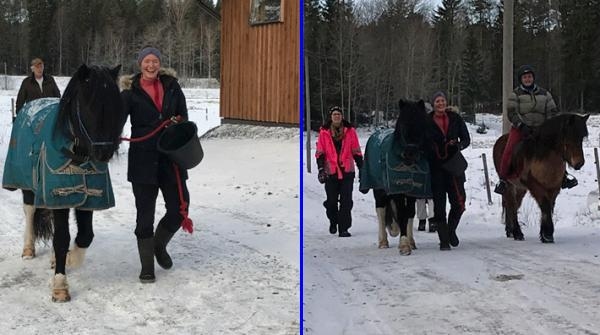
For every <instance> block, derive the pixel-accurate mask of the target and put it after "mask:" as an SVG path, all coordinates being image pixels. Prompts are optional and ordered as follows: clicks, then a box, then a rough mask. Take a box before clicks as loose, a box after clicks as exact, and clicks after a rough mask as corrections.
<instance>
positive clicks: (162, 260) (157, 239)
mask: <svg viewBox="0 0 600 335" xmlns="http://www.w3.org/2000/svg"><path fill="white" fill-rule="evenodd" d="M173 235H175V233H171V232H170V231H168V230H167V229H166V228H165V227H163V225H162V224H158V226H157V227H156V232H154V255H155V256H156V262H157V263H158V265H160V267H161V268H163V269H170V268H171V267H172V266H173V261H172V260H171V256H169V253H168V252H167V244H169V241H171V238H173Z"/></svg>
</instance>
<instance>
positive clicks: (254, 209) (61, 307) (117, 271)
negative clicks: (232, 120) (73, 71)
mask: <svg viewBox="0 0 600 335" xmlns="http://www.w3.org/2000/svg"><path fill="white" fill-rule="evenodd" d="M9 79H10V80H11V82H16V83H17V87H18V83H20V81H21V80H22V77H18V78H17V77H9ZM67 81H68V78H57V82H58V85H59V88H61V91H62V90H64V87H65V86H66V84H67ZM0 84H3V82H1V81H0ZM0 88H4V85H0ZM9 88H10V89H9V90H0V174H2V172H3V168H4V159H5V157H6V149H7V145H8V141H9V139H10V128H11V126H10V125H11V119H10V104H11V102H10V99H11V98H14V97H16V94H17V89H14V88H11V87H10V86H9ZM184 93H185V95H186V98H187V103H188V109H189V115H190V119H191V120H192V121H195V122H196V123H197V125H198V128H199V134H200V135H202V134H204V133H206V132H207V131H209V130H210V129H214V128H215V127H218V128H216V129H215V130H213V133H215V134H218V135H216V136H207V137H206V138H203V139H202V141H201V142H202V146H203V149H204V153H205V156H204V160H203V161H202V162H201V163H200V165H198V166H197V167H195V168H194V169H192V170H190V171H189V175H190V178H189V180H188V188H189V190H190V195H191V205H190V217H191V219H192V220H193V221H194V228H195V230H194V233H193V234H192V235H189V234H187V233H184V232H182V231H180V232H178V233H177V234H176V235H175V237H174V238H173V240H172V241H171V243H170V244H169V251H170V253H171V256H172V257H173V262H174V266H173V268H172V269H171V270H163V269H161V268H160V267H158V265H156V277H157V280H156V283H154V284H141V283H140V282H139V280H138V275H139V271H140V264H139V258H138V253H137V247H136V239H135V235H134V234H133V230H134V228H135V215H136V210H135V205H134V199H133V195H132V191H131V185H130V183H129V182H127V180H126V176H127V154H126V152H127V143H124V144H123V145H122V146H121V148H120V149H119V155H117V156H116V157H115V158H114V159H113V160H112V161H111V163H110V169H111V179H112V181H113V188H114V191H115V199H116V207H114V208H111V209H109V210H105V211H98V212H95V213H94V232H95V238H94V241H93V243H92V245H91V246H90V248H89V250H88V252H87V255H86V261H85V263H84V265H83V267H81V268H79V269H67V278H68V281H69V284H70V292H71V295H72V301H71V302H69V303H65V304H56V303H52V302H51V300H50V288H49V281H50V278H51V277H52V275H53V270H51V269H50V266H49V255H50V251H51V247H50V245H44V244H41V243H38V245H37V257H36V258H34V259H33V260H30V261H23V260H21V257H20V255H21V249H22V247H23V239H22V234H23V228H24V227H23V225H24V223H23V222H24V219H23V214H22V213H23V212H22V204H21V202H22V200H21V193H20V192H18V191H17V192H9V191H6V190H0V196H1V201H0V212H2V213H4V215H3V217H2V220H0V298H1V302H2V307H3V313H1V314H0V330H1V331H0V333H2V334H3V335H4V334H298V333H299V329H300V324H299V317H298V315H299V301H300V295H299V287H300V284H299V267H300V265H299V224H298V217H299V210H298V208H299V198H298V197H299V181H298V179H299V178H298V176H299V173H300V172H299V164H298V150H299V141H298V134H297V133H298V131H297V130H290V129H289V128H275V130H278V131H277V132H276V133H277V136H275V133H273V132H274V129H273V128H265V127H256V126H254V127H250V126H246V127H239V126H233V125H223V126H220V127H219V125H220V124H221V120H220V118H219V90H218V89H195V88H186V89H184ZM239 131H243V132H244V133H245V134H246V135H245V136H233V135H234V134H235V133H236V132H239ZM271 133H273V134H271ZM129 134H130V132H129V125H128V124H127V125H126V126H125V130H124V135H125V136H128V135H129ZM265 134H271V135H265ZM156 212H157V213H156V218H157V221H158V219H159V218H160V217H161V216H162V215H163V214H164V202H163V201H162V198H161V197H160V196H159V199H158V201H157V210H156ZM72 221H73V220H72ZM75 234H76V226H75V225H74V224H71V237H72V238H73V239H74V237H75Z"/></svg>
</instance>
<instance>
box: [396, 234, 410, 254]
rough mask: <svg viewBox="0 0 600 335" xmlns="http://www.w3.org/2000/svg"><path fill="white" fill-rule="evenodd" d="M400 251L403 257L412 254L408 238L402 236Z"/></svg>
mask: <svg viewBox="0 0 600 335" xmlns="http://www.w3.org/2000/svg"><path fill="white" fill-rule="evenodd" d="M398 249H400V255H402V256H408V255H410V254H411V251H412V250H411V248H410V240H409V239H408V238H407V237H406V236H402V237H401V238H400V244H399V245H398Z"/></svg>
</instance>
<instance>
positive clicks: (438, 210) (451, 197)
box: [431, 167, 466, 229]
mask: <svg viewBox="0 0 600 335" xmlns="http://www.w3.org/2000/svg"><path fill="white" fill-rule="evenodd" d="M431 189H432V192H433V213H434V214H433V217H434V220H435V221H436V222H447V223H448V227H449V228H450V229H456V227H457V226H458V223H459V221H460V218H461V216H462V213H463V212H464V211H465V198H466V194H465V178H464V176H460V177H456V176H453V175H451V174H449V173H448V172H446V171H445V170H442V169H441V168H436V167H432V169H431ZM446 195H447V196H448V201H449V202H450V213H448V217H447V218H446Z"/></svg>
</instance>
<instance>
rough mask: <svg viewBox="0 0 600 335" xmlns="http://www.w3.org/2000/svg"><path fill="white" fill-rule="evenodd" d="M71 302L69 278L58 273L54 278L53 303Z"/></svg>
mask: <svg viewBox="0 0 600 335" xmlns="http://www.w3.org/2000/svg"><path fill="white" fill-rule="evenodd" d="M69 300H71V295H70V294H69V284H68V283H67V276H66V275H64V274H62V273H57V274H55V275H54V277H53V278H52V301H53V302H67V301H69Z"/></svg>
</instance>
